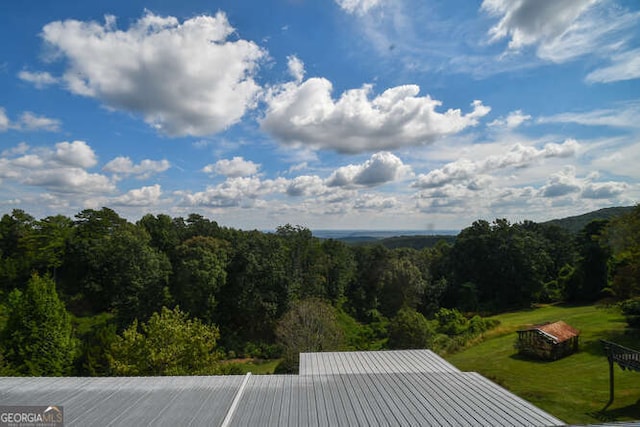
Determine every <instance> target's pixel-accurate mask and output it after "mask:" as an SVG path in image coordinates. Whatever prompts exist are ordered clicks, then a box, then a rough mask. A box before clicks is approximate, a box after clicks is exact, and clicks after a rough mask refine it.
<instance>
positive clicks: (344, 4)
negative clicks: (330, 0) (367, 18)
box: [335, 0, 384, 15]
mask: <svg viewBox="0 0 640 427" xmlns="http://www.w3.org/2000/svg"><path fill="white" fill-rule="evenodd" d="M335 1H336V3H337V4H338V6H340V8H341V9H342V10H344V11H345V12H347V13H352V14H358V15H362V14H365V13H367V12H369V10H371V9H373V8H375V7H377V6H379V5H380V4H382V3H383V1H384V0H335Z"/></svg>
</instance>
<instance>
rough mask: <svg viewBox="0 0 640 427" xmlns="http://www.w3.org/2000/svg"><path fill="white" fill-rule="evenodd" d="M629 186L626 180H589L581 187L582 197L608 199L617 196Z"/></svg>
mask: <svg viewBox="0 0 640 427" xmlns="http://www.w3.org/2000/svg"><path fill="white" fill-rule="evenodd" d="M628 188H629V184H627V183H626V182H615V181H610V182H590V183H588V184H587V185H585V186H584V188H583V189H582V197H584V198H587V199H610V198H612V197H616V196H619V195H620V194H622V193H624V192H625V191H626V190H627V189H628Z"/></svg>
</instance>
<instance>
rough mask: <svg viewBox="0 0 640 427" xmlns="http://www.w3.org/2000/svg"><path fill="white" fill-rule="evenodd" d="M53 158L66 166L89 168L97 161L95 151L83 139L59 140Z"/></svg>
mask: <svg viewBox="0 0 640 427" xmlns="http://www.w3.org/2000/svg"><path fill="white" fill-rule="evenodd" d="M55 158H56V159H57V160H58V161H60V162H61V163H63V164H65V165H68V166H75V167H79V168H90V167H93V166H95V165H96V163H98V159H97V157H96V153H95V152H94V151H93V149H92V148H91V147H89V145H87V143H86V142H84V141H73V142H59V143H57V144H56V153H55Z"/></svg>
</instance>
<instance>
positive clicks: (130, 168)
mask: <svg viewBox="0 0 640 427" xmlns="http://www.w3.org/2000/svg"><path fill="white" fill-rule="evenodd" d="M170 167H171V164H170V163H169V161H168V160H166V159H163V160H149V159H144V160H142V161H141V162H140V163H138V164H137V165H136V164H134V163H133V161H132V160H131V159H130V158H129V157H124V156H119V157H116V158H115V159H113V160H111V161H110V162H109V163H107V164H106V165H104V167H103V168H102V170H103V171H105V172H110V173H113V174H116V175H118V176H130V175H135V176H136V177H137V178H138V179H146V178H149V177H150V176H152V175H155V174H158V173H161V172H164V171H166V170H167V169H169V168H170Z"/></svg>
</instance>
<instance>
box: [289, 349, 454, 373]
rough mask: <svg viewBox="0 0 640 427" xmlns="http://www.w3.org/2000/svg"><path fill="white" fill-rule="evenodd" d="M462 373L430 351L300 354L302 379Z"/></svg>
mask: <svg viewBox="0 0 640 427" xmlns="http://www.w3.org/2000/svg"><path fill="white" fill-rule="evenodd" d="M400 372H460V370H458V368H456V367H455V366H453V365H452V364H450V363H449V362H447V361H446V360H444V359H443V358H442V357H440V356H438V355H437V354H435V353H434V352H432V351H431V350H392V351H351V352H324V353H301V354H300V375H323V374H364V373H370V374H375V373H400Z"/></svg>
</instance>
